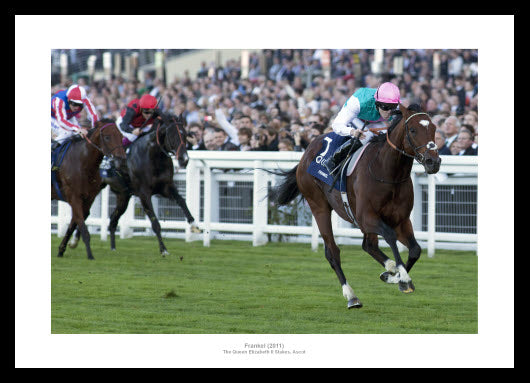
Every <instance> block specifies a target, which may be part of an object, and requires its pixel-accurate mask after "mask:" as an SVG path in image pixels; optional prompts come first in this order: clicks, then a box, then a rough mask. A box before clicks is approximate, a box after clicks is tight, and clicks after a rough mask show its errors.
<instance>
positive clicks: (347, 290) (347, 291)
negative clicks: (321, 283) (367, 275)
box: [342, 282, 355, 301]
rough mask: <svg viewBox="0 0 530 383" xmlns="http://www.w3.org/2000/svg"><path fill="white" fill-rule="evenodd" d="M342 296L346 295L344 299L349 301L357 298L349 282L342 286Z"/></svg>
mask: <svg viewBox="0 0 530 383" xmlns="http://www.w3.org/2000/svg"><path fill="white" fill-rule="evenodd" d="M342 295H344V298H346V300H348V301H349V300H350V299H353V298H355V293H354V292H353V289H352V288H351V287H350V285H349V284H348V282H346V283H345V284H343V285H342Z"/></svg>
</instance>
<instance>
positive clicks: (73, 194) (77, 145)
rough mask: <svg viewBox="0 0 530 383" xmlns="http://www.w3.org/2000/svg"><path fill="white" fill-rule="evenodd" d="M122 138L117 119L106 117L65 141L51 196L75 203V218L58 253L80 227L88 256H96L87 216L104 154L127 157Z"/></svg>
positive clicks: (96, 191) (98, 183)
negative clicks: (84, 134) (83, 136)
mask: <svg viewBox="0 0 530 383" xmlns="http://www.w3.org/2000/svg"><path fill="white" fill-rule="evenodd" d="M122 138H123V136H122V134H121V133H120V131H119V130H118V127H117V126H116V124H115V123H114V121H113V120H108V119H104V120H101V121H98V122H97V123H96V125H95V127H94V128H93V129H91V130H90V131H89V132H88V134H87V136H86V137H85V138H81V137H79V136H78V137H74V138H73V139H72V140H71V141H70V142H69V143H65V145H63V146H64V147H67V149H66V151H65V152H63V153H64V155H63V157H62V162H61V164H60V166H59V167H58V169H52V187H51V199H52V200H53V199H57V200H59V199H60V200H63V201H66V202H68V204H69V205H70V206H71V207H72V220H71V222H70V225H69V226H68V229H67V231H66V234H65V236H64V238H63V240H62V242H61V245H60V246H59V253H58V256H59V257H62V256H63V254H64V251H65V250H66V244H67V242H68V240H69V239H70V237H71V236H72V233H73V232H74V230H75V229H76V227H77V228H78V232H79V233H80V235H81V236H82V238H83V242H84V243H85V246H86V252H87V256H88V259H94V257H93V256H92V251H91V249H90V234H89V232H88V229H87V227H86V225H85V220H86V218H87V217H88V215H89V213H90V207H91V206H92V203H93V202H94V199H95V198H96V196H97V195H98V193H99V191H100V185H101V177H100V174H99V165H100V163H101V160H102V159H103V156H104V155H106V156H108V157H111V158H114V157H116V158H122V159H125V151H124V150H123V146H122ZM67 145H68V146H67Z"/></svg>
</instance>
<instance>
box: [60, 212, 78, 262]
mask: <svg viewBox="0 0 530 383" xmlns="http://www.w3.org/2000/svg"><path fill="white" fill-rule="evenodd" d="M76 227H77V224H76V222H75V221H74V218H73V217H72V219H71V220H70V224H69V225H68V229H66V233H65V234H64V238H63V240H62V241H61V244H60V245H59V253H58V254H57V256H58V257H62V256H63V255H64V252H65V251H66V245H67V244H68V240H69V239H70V237H71V236H72V233H73V232H74V230H75V228H76Z"/></svg>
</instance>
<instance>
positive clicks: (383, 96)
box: [374, 82, 400, 104]
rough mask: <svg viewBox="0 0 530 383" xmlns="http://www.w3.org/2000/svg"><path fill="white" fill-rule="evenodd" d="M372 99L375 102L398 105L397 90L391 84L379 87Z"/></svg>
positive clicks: (386, 83)
mask: <svg viewBox="0 0 530 383" xmlns="http://www.w3.org/2000/svg"><path fill="white" fill-rule="evenodd" d="M374 98H375V101H377V102H383V103H385V104H399V101H400V98H399V88H398V87H397V86H396V85H395V84H393V83H391V82H385V83H383V84H381V85H379V87H378V88H377V91H376V92H375V95H374Z"/></svg>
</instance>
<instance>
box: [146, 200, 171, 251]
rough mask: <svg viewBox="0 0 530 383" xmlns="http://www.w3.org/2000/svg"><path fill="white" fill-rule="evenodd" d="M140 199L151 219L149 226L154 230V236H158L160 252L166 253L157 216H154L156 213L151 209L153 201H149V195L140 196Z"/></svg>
mask: <svg viewBox="0 0 530 383" xmlns="http://www.w3.org/2000/svg"><path fill="white" fill-rule="evenodd" d="M140 201H141V202H142V207H143V208H144V211H145V214H147V216H148V217H149V219H150V220H151V227H152V228H153V231H154V232H155V234H156V237H157V238H158V245H159V247H160V254H162V255H168V254H169V252H168V251H167V249H166V246H165V245H164V242H163V241H162V234H161V227H160V222H158V218H156V214H155V211H154V209H153V203H152V202H151V196H141V197H140Z"/></svg>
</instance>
